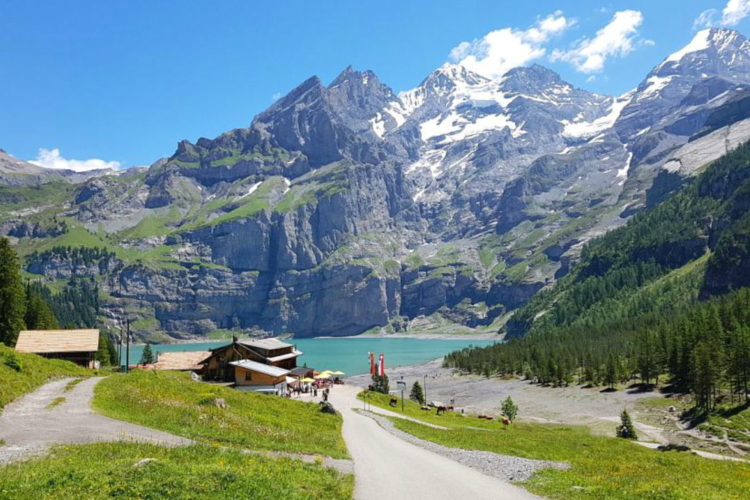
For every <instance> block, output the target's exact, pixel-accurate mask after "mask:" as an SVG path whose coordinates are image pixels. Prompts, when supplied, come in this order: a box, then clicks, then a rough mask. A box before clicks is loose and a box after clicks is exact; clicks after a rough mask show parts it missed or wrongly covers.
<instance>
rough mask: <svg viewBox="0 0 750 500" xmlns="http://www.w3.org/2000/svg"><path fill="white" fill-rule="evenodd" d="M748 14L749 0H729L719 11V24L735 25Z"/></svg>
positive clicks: (749, 9)
mask: <svg viewBox="0 0 750 500" xmlns="http://www.w3.org/2000/svg"><path fill="white" fill-rule="evenodd" d="M749 14H750V0H729V2H727V6H726V7H724V10H722V11H721V25H722V26H735V25H737V24H739V22H740V21H742V20H743V19H745V18H746V17H747V16H748V15H749Z"/></svg>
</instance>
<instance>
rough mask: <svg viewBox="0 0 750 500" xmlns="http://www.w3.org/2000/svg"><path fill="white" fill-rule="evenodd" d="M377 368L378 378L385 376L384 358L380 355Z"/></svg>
mask: <svg viewBox="0 0 750 500" xmlns="http://www.w3.org/2000/svg"><path fill="white" fill-rule="evenodd" d="M378 367H379V368H380V376H381V377H384V376H385V356H383V354H382V353H381V354H380V363H379V364H378Z"/></svg>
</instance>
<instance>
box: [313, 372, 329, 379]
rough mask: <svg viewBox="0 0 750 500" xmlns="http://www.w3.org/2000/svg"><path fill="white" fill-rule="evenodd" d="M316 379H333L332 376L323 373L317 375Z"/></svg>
mask: <svg viewBox="0 0 750 500" xmlns="http://www.w3.org/2000/svg"><path fill="white" fill-rule="evenodd" d="M315 378H316V379H318V380H320V379H325V378H331V376H330V375H329V374H328V373H321V374H320V375H315Z"/></svg>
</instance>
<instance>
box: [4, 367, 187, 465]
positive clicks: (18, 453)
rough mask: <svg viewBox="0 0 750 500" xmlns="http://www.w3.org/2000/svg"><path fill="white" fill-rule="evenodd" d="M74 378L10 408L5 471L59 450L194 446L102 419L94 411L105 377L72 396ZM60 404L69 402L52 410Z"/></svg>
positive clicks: (6, 424)
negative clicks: (105, 445) (118, 444)
mask: <svg viewBox="0 0 750 500" xmlns="http://www.w3.org/2000/svg"><path fill="white" fill-rule="evenodd" d="M72 380H74V379H72V378H67V379H62V380H56V381H54V382H50V383H48V384H46V385H44V386H42V387H40V388H39V389H37V390H36V391H34V392H32V393H31V394H27V395H26V396H23V397H22V398H20V399H18V400H16V401H14V402H12V403H10V404H9V405H7V406H6V407H5V409H4V410H3V413H2V415H0V440H3V441H5V445H4V446H0V465H1V464H4V463H9V462H13V461H15V460H20V459H23V458H26V457H29V456H32V455H38V454H41V453H44V452H45V451H46V450H47V449H48V448H49V446H50V445H53V444H79V443H93V442H99V441H136V442H146V443H154V444H159V445H162V446H181V445H187V444H191V443H192V441H191V440H189V439H186V438H182V437H178V436H174V435H172V434H169V433H166V432H162V431H157V430H154V429H149V428H147V427H141V426H140V425H135V424H130V423H127V422H122V421H120V420H115V419H112V418H108V417H104V416H102V415H97V414H96V413H94V412H93V410H92V409H91V400H92V399H93V397H94V387H95V386H96V384H98V383H99V382H100V381H101V380H103V377H95V378H89V379H85V380H83V381H82V382H80V383H79V384H78V385H76V386H75V387H74V388H73V389H72V390H70V391H67V392H66V391H65V387H66V386H67V385H68V383H69V382H71V381H72ZM58 398H65V400H64V401H62V402H61V403H59V404H57V405H56V406H54V408H49V406H50V405H51V404H53V402H54V401H55V400H56V399H58Z"/></svg>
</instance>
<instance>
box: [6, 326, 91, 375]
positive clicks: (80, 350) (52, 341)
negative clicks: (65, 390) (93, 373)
mask: <svg viewBox="0 0 750 500" xmlns="http://www.w3.org/2000/svg"><path fill="white" fill-rule="evenodd" d="M16 351H18V352H28V353H33V354H38V355H39V356H44V357H45V358H52V359H63V360H65V361H72V362H73V363H75V364H77V365H81V366H85V367H87V368H92V369H95V368H99V362H98V361H96V359H95V358H96V353H97V351H99V330H95V329H88V330H22V331H21V333H19V334H18V340H17V341H16Z"/></svg>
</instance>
